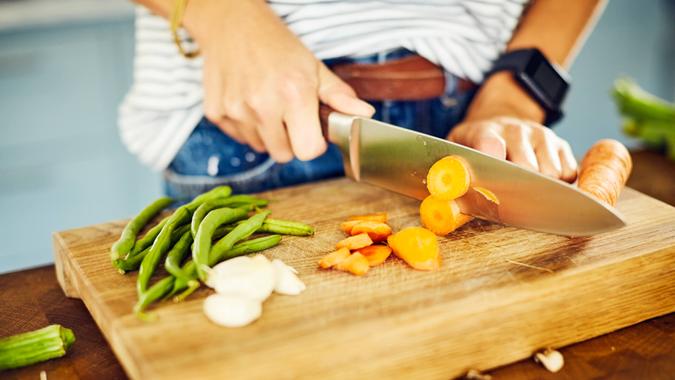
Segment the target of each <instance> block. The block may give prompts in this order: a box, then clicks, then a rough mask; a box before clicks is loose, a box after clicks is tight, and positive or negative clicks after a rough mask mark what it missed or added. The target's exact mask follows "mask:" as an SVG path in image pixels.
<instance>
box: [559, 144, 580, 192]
mask: <svg viewBox="0 0 675 380" xmlns="http://www.w3.org/2000/svg"><path fill="white" fill-rule="evenodd" d="M558 156H559V157H560V163H561V166H562V175H561V177H560V179H562V180H563V181H565V182H569V183H572V182H574V181H575V180H576V179H577V160H576V159H575V158H574V154H573V153H572V148H571V147H570V144H568V143H567V141H565V140H561V141H560V148H559V151H558Z"/></svg>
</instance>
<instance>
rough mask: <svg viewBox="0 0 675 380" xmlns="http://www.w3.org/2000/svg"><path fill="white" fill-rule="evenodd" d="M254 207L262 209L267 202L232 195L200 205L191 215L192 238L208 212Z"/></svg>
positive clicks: (248, 196) (251, 197) (250, 197)
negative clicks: (219, 209)
mask: <svg viewBox="0 0 675 380" xmlns="http://www.w3.org/2000/svg"><path fill="white" fill-rule="evenodd" d="M247 205H250V206H254V207H264V206H266V205H267V201H266V200H264V199H260V198H256V197H253V196H250V195H234V196H231V197H228V198H222V199H214V200H211V201H208V202H204V203H202V204H201V205H200V206H199V207H198V208H197V210H196V211H195V213H194V214H193V215H192V227H191V230H192V236H193V237H195V236H197V230H198V229H199V224H201V222H202V220H203V219H204V217H205V216H206V214H208V213H209V211H211V210H214V209H217V208H222V207H232V208H236V207H240V206H247Z"/></svg>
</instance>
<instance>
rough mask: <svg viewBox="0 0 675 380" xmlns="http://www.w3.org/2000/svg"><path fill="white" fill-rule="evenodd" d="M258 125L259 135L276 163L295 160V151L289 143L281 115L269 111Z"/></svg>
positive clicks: (261, 116)
mask: <svg viewBox="0 0 675 380" xmlns="http://www.w3.org/2000/svg"><path fill="white" fill-rule="evenodd" d="M268 111H269V112H267V113H266V114H265V115H258V116H260V118H261V122H260V124H258V135H259V136H260V138H261V139H262V141H263V144H264V145H265V149H266V150H267V152H268V153H269V155H270V157H272V159H273V160H274V161H276V162H279V163H285V162H288V161H290V160H292V159H293V151H292V150H291V144H290V142H289V141H288V134H287V132H286V128H285V127H284V123H283V119H282V117H281V114H280V113H277V112H273V111H271V110H268Z"/></svg>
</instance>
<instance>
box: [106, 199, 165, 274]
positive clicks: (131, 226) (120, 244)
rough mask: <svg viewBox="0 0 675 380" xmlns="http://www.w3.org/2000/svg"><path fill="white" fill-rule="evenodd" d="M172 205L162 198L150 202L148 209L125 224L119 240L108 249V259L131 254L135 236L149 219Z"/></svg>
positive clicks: (116, 258)
mask: <svg viewBox="0 0 675 380" xmlns="http://www.w3.org/2000/svg"><path fill="white" fill-rule="evenodd" d="M171 203H173V199H172V198H169V197H162V198H159V199H157V200H156V201H154V202H152V203H151V204H150V205H149V206H148V207H146V208H144V209H143V210H142V211H141V212H140V213H139V214H138V215H136V216H135V217H134V218H133V219H131V220H130V221H129V223H127V225H126V226H125V227H124V230H123V231H122V235H121V236H120V238H119V240H117V241H116V242H115V244H113V245H112V248H111V249H110V258H111V259H112V260H113V261H114V260H119V259H121V258H122V257H124V256H126V255H127V253H129V252H131V249H132V248H133V247H134V243H135V242H136V235H138V233H139V232H140V231H141V230H142V229H143V227H144V226H145V225H146V224H148V222H149V221H150V219H152V218H153V217H154V216H155V215H157V214H158V213H159V212H160V211H162V210H164V209H165V208H166V207H167V206H169V205H170V204H171Z"/></svg>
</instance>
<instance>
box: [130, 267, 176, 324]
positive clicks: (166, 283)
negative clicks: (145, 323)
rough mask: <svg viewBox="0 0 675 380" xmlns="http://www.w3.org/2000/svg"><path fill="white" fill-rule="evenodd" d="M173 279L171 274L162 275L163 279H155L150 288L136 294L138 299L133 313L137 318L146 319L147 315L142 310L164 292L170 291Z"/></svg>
mask: <svg viewBox="0 0 675 380" xmlns="http://www.w3.org/2000/svg"><path fill="white" fill-rule="evenodd" d="M175 280H176V279H175V277H173V276H167V277H164V278H163V279H161V280H159V281H157V282H156V283H155V284H154V285H152V286H151V287H150V289H148V290H147V291H145V292H143V293H141V294H140V295H139V296H138V301H137V302H136V305H134V313H135V314H136V315H137V316H138V317H139V318H143V319H146V318H147V316H146V315H145V314H143V310H145V309H146V308H147V307H148V306H150V304H152V303H153V302H155V301H157V300H159V299H160V298H162V297H163V296H164V295H165V294H167V293H168V292H170V291H171V289H172V288H173V284H174V281H175Z"/></svg>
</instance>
